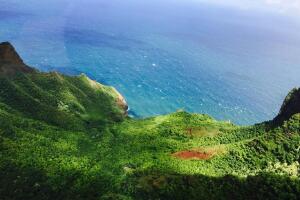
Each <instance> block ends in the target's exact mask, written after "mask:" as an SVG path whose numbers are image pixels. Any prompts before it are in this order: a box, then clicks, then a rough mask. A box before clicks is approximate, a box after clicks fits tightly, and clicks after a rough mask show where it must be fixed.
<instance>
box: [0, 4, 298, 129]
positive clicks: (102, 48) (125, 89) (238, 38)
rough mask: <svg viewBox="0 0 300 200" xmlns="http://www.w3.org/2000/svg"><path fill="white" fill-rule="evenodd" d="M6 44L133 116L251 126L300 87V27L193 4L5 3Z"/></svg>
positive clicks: (2, 37) (0, 24)
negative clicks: (98, 89) (116, 96)
mask: <svg viewBox="0 0 300 200" xmlns="http://www.w3.org/2000/svg"><path fill="white" fill-rule="evenodd" d="M0 5H1V7H0V41H10V42H11V43H12V44H13V45H14V46H15V47H16V49H17V51H18V52H19V53H20V55H21V56H22V58H23V59H24V61H25V62H26V63H27V64H29V65H31V66H34V67H37V68H38V69H40V70H41V71H53V70H57V71H59V72H62V73H65V74H70V75H76V74H80V73H85V74H87V75H88V76H90V77H91V78H92V79H95V80H97V81H99V82H101V83H104V84H107V85H112V86H114V87H116V89H117V90H119V91H120V92H121V93H122V94H123V95H124V97H125V98H126V100H127V102H128V104H129V107H130V115H132V116H133V117H139V118H144V117H150V116H156V115H160V114H167V113H170V112H175V111H176V110H179V109H183V110H186V111H189V112H196V113H205V114H209V115H211V116H213V117H214V118H216V119H218V120H226V121H229V120H230V121H232V122H234V123H236V124H239V125H249V124H254V123H258V122H262V121H265V120H270V119H272V118H273V117H274V116H275V115H276V114H277V113H278V111H279V109H280V106H281V104H282V101H283V99H284V98H285V96H286V95H287V93H288V92H289V91H290V90H291V89H292V88H294V87H297V86H298V87H299V86H300V34H299V33H300V20H299V19H298V20H297V19H295V18H293V17H288V16H285V15H282V14H276V13H271V12H259V11H253V10H252V11H250V10H239V9H235V8H231V7H225V6H218V5H211V4H205V3H200V2H196V1H192V0H185V1H180V0H151V1H150V0H149V1H140V0H126V1H125V0H110V1H106V0H85V1H82V0H81V1H79V0H45V1H37V0H27V1H23V0H10V1H4V0H0Z"/></svg>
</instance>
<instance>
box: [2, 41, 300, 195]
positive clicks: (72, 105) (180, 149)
mask: <svg viewBox="0 0 300 200" xmlns="http://www.w3.org/2000/svg"><path fill="white" fill-rule="evenodd" d="M7 45H8V44H7V43H6V44H5V46H3V44H0V52H4V51H3V48H4V49H6V48H8V47H9V49H10V50H12V49H11V48H12V46H10V45H8V46H7ZM1 48H2V50H1ZM5 52H6V51H5ZM10 53H13V54H14V55H15V56H7V55H6V56H3V55H0V69H2V71H1V70H0V199H297V198H299V196H300V179H299V159H300V158H299V155H300V153H299V150H300V114H299V92H298V91H299V90H297V89H295V90H293V91H292V92H291V93H290V94H289V96H288V97H287V99H286V101H285V103H284V104H283V106H282V108H281V112H280V113H279V115H278V117H276V118H275V120H274V121H270V122H266V123H261V124H258V125H253V126H247V127H240V126H236V125H234V124H232V123H230V122H222V121H216V120H214V119H213V118H211V117H210V116H208V115H201V114H190V113H187V112H184V111H178V112H175V113H171V114H168V115H164V116H157V117H152V118H147V119H132V118H129V117H128V116H127V114H126V113H127V105H126V102H125V100H124V99H123V98H122V96H121V95H120V94H119V93H118V92H117V91H116V90H115V89H114V88H112V87H108V86H104V85H102V84H100V83H97V82H95V81H92V80H91V79H89V78H88V77H87V76H85V75H80V76H75V77H70V76H66V75H62V74H59V73H56V72H50V73H41V72H38V71H36V70H33V69H32V68H29V67H28V66H26V65H25V64H24V63H23V62H22V63H21V65H20V62H19V64H18V62H17V63H16V62H15V60H14V59H16V58H18V57H17V56H16V55H17V53H16V52H15V51H10ZM3 57H6V58H9V60H10V61H11V62H10V65H7V59H6V60H5V59H3ZM11 58H13V59H11ZM4 60H5V62H4ZM18 60H19V59H17V61H18ZM19 61H20V60H19ZM4 63H6V64H4ZM8 67H10V68H9V70H7V69H8ZM24 67H25V68H26V70H24V69H25V68H24ZM3 69H5V70H3ZM7 71H9V72H10V73H9V74H8V73H6V72H7ZM4 72H5V73H4ZM11 72H13V73H11ZM278 119H280V120H278Z"/></svg>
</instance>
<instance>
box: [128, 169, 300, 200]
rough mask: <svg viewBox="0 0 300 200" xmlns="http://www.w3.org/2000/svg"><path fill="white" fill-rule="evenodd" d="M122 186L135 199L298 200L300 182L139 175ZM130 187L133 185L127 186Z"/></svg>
mask: <svg viewBox="0 0 300 200" xmlns="http://www.w3.org/2000/svg"><path fill="white" fill-rule="evenodd" d="M130 179H131V180H130V181H128V183H127V184H126V185H125V187H127V189H128V190H129V191H134V197H135V198H137V199H172V200H175V199H178V200H181V199H197V200H201V199H203V200H207V199H209V200H212V199H232V200H238V199H241V200H245V199H249V200H254V199H272V200H274V199H281V200H282V199H289V200H291V199H299V197H300V180H299V179H298V180H296V179H291V178H290V177H287V176H280V175H275V174H271V173H261V174H259V175H256V176H248V177H247V178H238V177H236V176H233V175H227V176H224V177H209V176H204V175H180V174H168V175H166V174H163V173H149V174H147V173H145V172H143V173H141V174H136V175H134V176H133V177H131V178H130ZM130 184H132V185H130Z"/></svg>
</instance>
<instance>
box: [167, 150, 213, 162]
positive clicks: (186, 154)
mask: <svg viewBox="0 0 300 200" xmlns="http://www.w3.org/2000/svg"><path fill="white" fill-rule="evenodd" d="M173 156H175V157H177V158H180V159H183V160H189V159H199V160H208V159H210V158H212V157H213V156H214V154H213V153H208V152H199V151H181V152H177V153H174V154H173Z"/></svg>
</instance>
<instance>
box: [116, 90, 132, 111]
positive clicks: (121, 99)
mask: <svg viewBox="0 0 300 200" xmlns="http://www.w3.org/2000/svg"><path fill="white" fill-rule="evenodd" d="M113 90H114V91H115V93H116V94H117V95H118V97H117V105H118V106H119V107H120V108H121V109H122V110H124V115H126V116H127V115H128V108H129V107H128V104H127V102H126V100H125V98H124V97H123V96H122V95H121V94H120V93H119V92H118V91H117V90H116V89H115V88H113Z"/></svg>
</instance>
